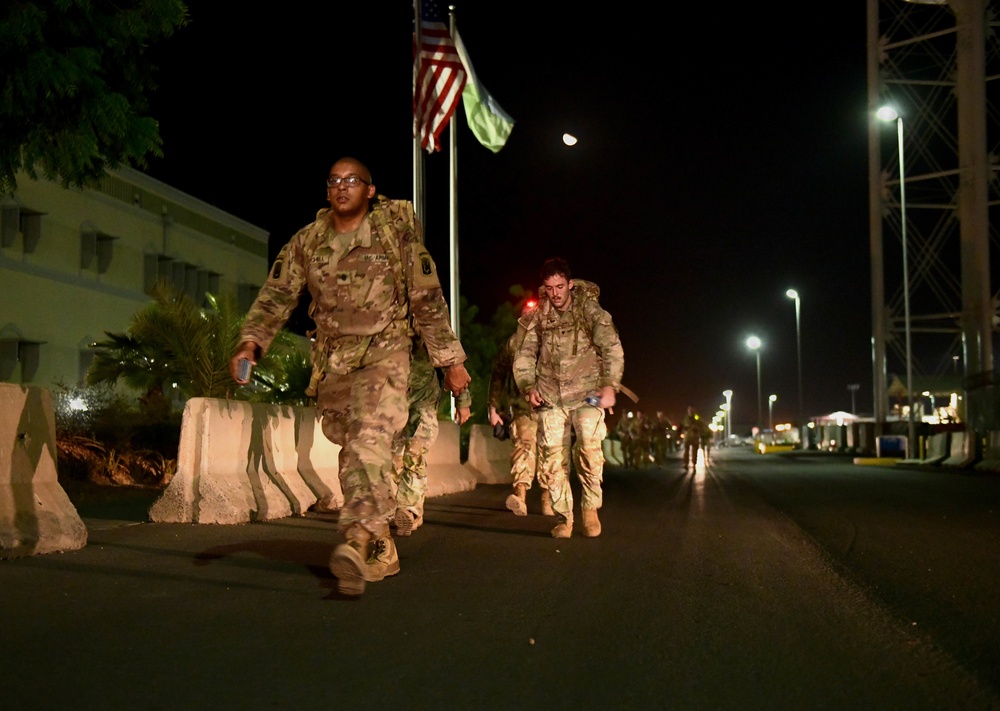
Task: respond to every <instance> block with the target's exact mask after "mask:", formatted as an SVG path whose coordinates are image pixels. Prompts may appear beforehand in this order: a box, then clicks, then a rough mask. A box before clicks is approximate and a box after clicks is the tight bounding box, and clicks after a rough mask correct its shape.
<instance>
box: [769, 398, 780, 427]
mask: <svg viewBox="0 0 1000 711" xmlns="http://www.w3.org/2000/svg"><path fill="white" fill-rule="evenodd" d="M777 399H778V396H777V395H768V397H767V426H768V429H770V430H771V432H774V401H775V400H777ZM772 436H773V435H772Z"/></svg>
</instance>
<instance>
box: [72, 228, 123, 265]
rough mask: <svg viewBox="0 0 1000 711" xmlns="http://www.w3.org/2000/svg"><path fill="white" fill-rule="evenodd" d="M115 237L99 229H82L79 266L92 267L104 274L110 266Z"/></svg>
mask: <svg viewBox="0 0 1000 711" xmlns="http://www.w3.org/2000/svg"><path fill="white" fill-rule="evenodd" d="M116 239H118V238H117V237H113V236H112V235H109V234H105V233H104V232H101V231H100V230H84V231H83V232H81V233H80V268H81V269H94V270H95V271H97V273H98V274H104V273H106V272H107V271H108V268H109V267H110V266H111V258H112V257H113V256H114V244H115V240H116Z"/></svg>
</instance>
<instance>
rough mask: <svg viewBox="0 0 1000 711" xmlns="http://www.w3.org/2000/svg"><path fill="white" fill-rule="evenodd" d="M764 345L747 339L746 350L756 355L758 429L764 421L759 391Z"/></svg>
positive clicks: (753, 339) (754, 339) (754, 337)
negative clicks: (761, 350) (761, 349)
mask: <svg viewBox="0 0 1000 711" xmlns="http://www.w3.org/2000/svg"><path fill="white" fill-rule="evenodd" d="M762 345H764V344H763V342H762V341H761V340H760V339H759V338H757V336H750V338H748V339H747V348H749V349H750V350H752V351H754V352H755V353H756V354H757V427H760V425H761V422H763V420H764V400H763V396H762V394H761V389H760V347H761V346H762Z"/></svg>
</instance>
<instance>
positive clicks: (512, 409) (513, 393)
mask: <svg viewBox="0 0 1000 711" xmlns="http://www.w3.org/2000/svg"><path fill="white" fill-rule="evenodd" d="M523 338H524V329H522V328H520V327H519V328H518V329H517V331H516V332H515V333H513V334H512V335H511V337H510V338H508V339H507V342H506V343H504V345H503V348H501V349H500V350H499V351H497V354H496V357H494V358H493V370H492V371H491V372H490V390H489V396H488V398H487V404H488V405H491V406H493V407H494V408H496V411H497V412H498V413H499V414H500V416H501V417H504V419H507V418H508V417H512V418H516V417H518V416H519V415H527V414H529V413H530V412H531V405H529V404H528V403H527V401H525V399H524V398H523V397H522V396H521V393H520V392H519V391H518V389H517V382H516V381H515V380H514V356H515V355H516V353H517V349H518V346H519V345H520V344H521V339H523Z"/></svg>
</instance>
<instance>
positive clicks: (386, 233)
mask: <svg viewBox="0 0 1000 711" xmlns="http://www.w3.org/2000/svg"><path fill="white" fill-rule="evenodd" d="M307 289H308V291H309V293H310V295H311V296H312V303H311V304H310V305H309V315H310V316H311V317H312V319H313V320H314V321H315V323H316V328H317V332H316V340H315V342H314V344H313V350H312V358H313V365H314V368H315V369H316V371H317V372H318V373H320V374H321V376H320V381H319V384H318V395H317V408H318V409H319V410H320V412H321V413H322V417H323V434H325V435H326V436H327V438H328V439H330V441H332V442H334V443H335V444H339V445H340V446H341V450H340V460H339V463H340V486H341V489H342V490H343V493H344V498H345V502H344V506H343V507H342V508H341V510H340V521H339V528H340V530H341V532H346V531H347V530H348V529H349V528H350V527H351V524H353V523H359V524H360V525H361V526H363V527H364V528H365V529H367V530H369V531H371V532H372V533H373V534H374V533H378V532H379V531H380V530H381V528H382V527H384V526H385V525H386V523H387V522H388V520H389V518H390V517H392V516H393V514H394V512H395V510H396V502H395V499H394V497H393V492H392V477H393V466H392V439H393V436H394V435H395V434H396V432H398V431H399V430H401V429H402V428H403V426H404V425H405V424H406V418H407V410H408V406H407V395H406V392H407V384H408V383H407V381H408V377H409V372H410V352H411V350H412V339H413V335H414V334H413V328H412V327H411V323H412V324H414V325H415V326H416V328H417V329H418V330H419V331H420V333H421V335H422V337H423V339H424V342H425V343H426V346H427V350H428V353H429V355H430V360H431V363H432V364H433V366H434V367H438V368H443V367H447V366H450V365H454V364H459V363H463V362H464V361H465V352H464V351H463V350H462V346H461V344H460V343H459V342H458V339H457V338H456V337H455V334H454V332H453V331H452V330H451V326H450V324H449V317H448V305H447V303H446V302H445V299H444V294H443V292H442V290H441V283H440V281H439V279H438V275H437V270H436V268H435V265H434V261H433V259H431V256H430V254H428V252H427V250H426V248H425V247H424V246H423V239H422V233H421V226H420V222H419V221H418V220H417V219H416V216H415V215H414V212H413V205H412V204H411V203H409V202H404V201H396V200H388V199H386V198H385V197H383V196H381V195H380V196H378V198H377V199H376V200H375V202H374V205H373V206H372V209H371V210H370V211H369V212H368V214H367V215H366V216H365V219H364V221H363V222H362V224H361V227H360V228H359V229H358V231H357V232H355V233H351V234H346V235H341V234H337V233H336V231H335V229H334V226H333V217H332V213H331V211H330V210H329V209H323V210H320V211H319V212H318V213H317V215H316V220H315V221H314V222H313V223H311V224H309V225H307V226H306V227H304V228H302V229H301V230H299V231H298V232H297V233H296V234H295V235H294V236H293V237H292V239H291V240H290V241H289V242H288V244H286V245H285V246H284V247H282V249H281V252H280V253H279V254H278V257H277V259H275V261H274V265H273V266H272V268H271V272H270V274H269V276H268V278H267V281H266V282H265V284H264V286H263V287H261V290H260V293H259V294H258V296H257V299H256V301H254V304H253V305H252V306H251V307H250V311H249V313H248V314H247V318H246V322H245V324H244V326H243V330H242V332H241V340H242V341H251V342H253V343H256V344H257V345H258V346H260V349H261V352H262V353H263V352H266V351H267V348H268V346H269V345H270V344H271V340H272V339H273V338H274V335H275V333H277V331H278V330H279V329H280V328H281V326H282V325H283V324H284V323H285V322H286V321H287V319H288V317H289V315H290V314H291V313H292V310H293V309H294V308H295V306H296V304H298V301H299V297H300V296H301V295H302V293H303V292H304V291H305V290H307Z"/></svg>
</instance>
